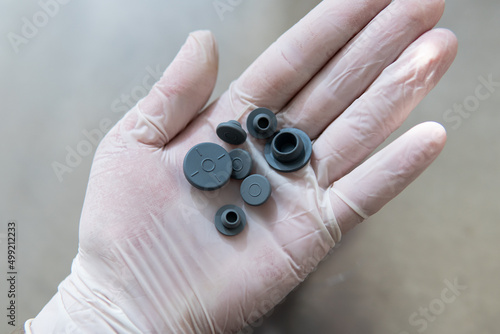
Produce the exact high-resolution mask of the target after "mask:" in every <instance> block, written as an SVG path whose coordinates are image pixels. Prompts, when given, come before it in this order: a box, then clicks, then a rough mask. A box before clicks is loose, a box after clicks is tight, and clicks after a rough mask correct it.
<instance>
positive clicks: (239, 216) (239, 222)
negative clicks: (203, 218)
mask: <svg viewBox="0 0 500 334" xmlns="http://www.w3.org/2000/svg"><path fill="white" fill-rule="evenodd" d="M246 223H247V218H246V215H245V212H243V210H242V209H241V208H240V207H237V206H236V205H225V206H223V207H222V208H220V209H219V210H218V211H217V213H216V214H215V227H216V228H217V230H218V231H219V232H220V233H222V234H224V235H227V236H235V235H237V234H240V233H241V231H243V230H244V229H245V225H246Z"/></svg>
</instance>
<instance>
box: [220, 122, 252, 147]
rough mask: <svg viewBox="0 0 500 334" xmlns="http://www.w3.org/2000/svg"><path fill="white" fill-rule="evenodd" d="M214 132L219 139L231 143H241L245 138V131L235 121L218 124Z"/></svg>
mask: <svg viewBox="0 0 500 334" xmlns="http://www.w3.org/2000/svg"><path fill="white" fill-rule="evenodd" d="M216 133H217V136H218V137H219V138H220V139H222V140H223V141H225V142H226V143H228V144H231V145H241V144H243V143H244V142H245V140H247V133H246V132H245V130H243V128H242V127H241V124H240V123H239V122H237V121H229V122H224V123H221V124H219V125H218V126H217V130H216Z"/></svg>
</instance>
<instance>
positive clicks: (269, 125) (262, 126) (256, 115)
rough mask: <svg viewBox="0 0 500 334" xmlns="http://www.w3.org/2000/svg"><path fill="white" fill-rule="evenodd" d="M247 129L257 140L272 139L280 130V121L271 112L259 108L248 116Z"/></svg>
mask: <svg viewBox="0 0 500 334" xmlns="http://www.w3.org/2000/svg"><path fill="white" fill-rule="evenodd" d="M247 128H248V132H250V134H251V135H252V136H254V137H255V138H257V139H266V138H270V137H271V136H272V135H273V134H274V133H275V132H276V129H277V128H278V119H277V118H276V115H275V114H274V113H273V112H272V111H271V110H269V109H267V108H257V109H255V110H254V111H252V112H251V113H250V115H248V118H247Z"/></svg>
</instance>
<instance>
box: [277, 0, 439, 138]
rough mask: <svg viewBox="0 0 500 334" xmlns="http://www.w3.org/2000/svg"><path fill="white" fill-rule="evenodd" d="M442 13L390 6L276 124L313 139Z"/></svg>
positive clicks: (416, 5)
mask: <svg viewBox="0 0 500 334" xmlns="http://www.w3.org/2000/svg"><path fill="white" fill-rule="evenodd" d="M443 10H444V1H443V0H427V1H422V0H398V1H394V2H392V3H391V4H390V5H389V6H388V7H387V8H386V9H384V10H383V11H382V12H381V13H380V14H379V15H378V16H377V17H376V18H375V19H374V20H373V21H372V22H371V23H370V24H369V25H367V26H366V28H365V29H363V30H362V31H361V32H360V33H359V34H358V35H357V36H356V37H355V38H353V39H352V40H351V41H350V42H349V43H348V44H347V45H346V46H345V47H344V48H343V49H342V50H341V51H340V52H339V53H338V54H337V55H336V56H335V57H334V58H332V60H330V61H329V63H328V64H327V65H326V66H325V67H324V69H322V70H321V71H320V72H319V73H318V74H317V75H316V76H315V77H314V78H313V79H312V80H311V82H310V83H309V84H308V85H307V86H306V87H304V88H303V89H302V91H301V92H300V93H299V94H298V95H297V96H296V97H295V98H294V99H293V100H292V101H291V103H289V104H288V106H287V107H285V108H284V109H283V110H282V111H281V112H280V113H279V114H278V119H279V120H280V124H283V125H284V126H286V127H299V128H300V129H301V130H304V131H305V132H306V133H307V134H308V135H309V136H310V137H311V138H317V137H318V136H319V134H320V133H321V132H322V131H323V130H324V129H325V128H326V127H327V126H328V125H329V124H330V123H331V122H332V121H333V120H334V119H335V118H337V117H338V115H340V114H341V113H342V112H343V111H344V110H345V109H346V108H347V107H348V106H349V105H350V104H351V103H352V102H353V101H354V100H356V99H357V98H358V97H359V96H361V94H362V93H363V92H364V91H365V90H366V89H367V88H368V86H369V85H370V84H371V83H372V82H373V81H374V80H375V79H376V78H377V76H378V75H380V73H381V72H382V71H383V70H384V68H385V67H387V66H388V65H389V64H391V63H392V62H394V60H395V59H396V58H397V57H398V56H399V55H400V54H401V53H402V51H403V50H404V49H406V48H407V47H408V45H410V44H411V43H412V42H413V41H415V40H416V39H417V38H418V37H419V36H420V35H422V34H423V33H424V32H426V31H428V30H429V29H431V28H432V27H433V26H434V25H435V24H436V23H437V22H438V21H439V19H440V17H441V15H442V13H443Z"/></svg>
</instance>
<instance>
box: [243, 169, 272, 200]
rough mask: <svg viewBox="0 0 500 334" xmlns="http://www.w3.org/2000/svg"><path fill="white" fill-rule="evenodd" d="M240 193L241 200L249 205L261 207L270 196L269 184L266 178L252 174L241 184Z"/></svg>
mask: <svg viewBox="0 0 500 334" xmlns="http://www.w3.org/2000/svg"><path fill="white" fill-rule="evenodd" d="M240 193H241V197H242V198H243V200H244V201H245V202H246V203H247V204H250V205H254V206H257V205H262V204H264V203H265V202H266V201H267V200H268V199H269V196H271V184H270V183H269V181H268V180H267V178H266V177H264V176H262V175H259V174H253V175H250V176H249V177H247V178H246V179H245V180H243V182H242V183H241V187H240Z"/></svg>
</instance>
